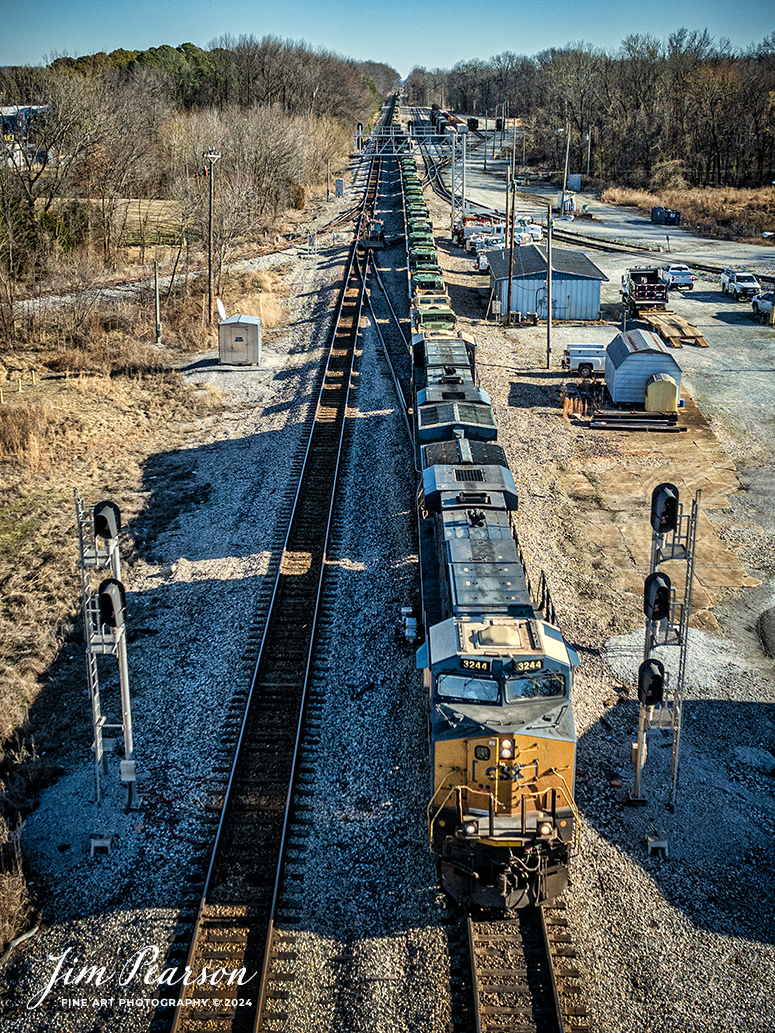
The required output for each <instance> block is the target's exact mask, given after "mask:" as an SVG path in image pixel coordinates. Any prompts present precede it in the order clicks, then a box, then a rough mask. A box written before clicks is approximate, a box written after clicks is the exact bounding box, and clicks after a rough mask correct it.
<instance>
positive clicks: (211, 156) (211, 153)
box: [203, 147, 221, 326]
mask: <svg viewBox="0 0 775 1033" xmlns="http://www.w3.org/2000/svg"><path fill="white" fill-rule="evenodd" d="M220 156H221V152H220V151H216V150H215V148H214V147H210V148H209V149H208V150H206V151H205V152H204V154H203V158H204V160H205V161H206V162H207V167H206V168H205V175H206V176H208V177H209V179H210V211H209V220H208V228H207V322H208V324H209V325H210V326H212V325H213V167H214V166H215V163H216V161H218V159H219V158H220Z"/></svg>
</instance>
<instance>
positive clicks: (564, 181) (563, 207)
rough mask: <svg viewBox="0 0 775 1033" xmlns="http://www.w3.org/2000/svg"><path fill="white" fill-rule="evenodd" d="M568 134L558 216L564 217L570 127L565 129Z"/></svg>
mask: <svg viewBox="0 0 775 1033" xmlns="http://www.w3.org/2000/svg"><path fill="white" fill-rule="evenodd" d="M565 132H566V133H567V134H568V141H567V143H566V144H565V173H564V175H563V177H562V200H561V201H560V216H563V215H565V190H566V188H567V186H568V158H569V157H570V125H568V126H566V127H565Z"/></svg>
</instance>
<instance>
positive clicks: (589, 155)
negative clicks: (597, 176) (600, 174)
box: [586, 126, 592, 188]
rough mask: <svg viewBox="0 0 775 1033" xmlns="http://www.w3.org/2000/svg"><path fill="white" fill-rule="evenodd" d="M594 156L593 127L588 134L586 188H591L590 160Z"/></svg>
mask: <svg viewBox="0 0 775 1033" xmlns="http://www.w3.org/2000/svg"><path fill="white" fill-rule="evenodd" d="M591 155H592V126H590V127H589V131H588V133H587V182H586V186H587V188H589V159H590V157H591Z"/></svg>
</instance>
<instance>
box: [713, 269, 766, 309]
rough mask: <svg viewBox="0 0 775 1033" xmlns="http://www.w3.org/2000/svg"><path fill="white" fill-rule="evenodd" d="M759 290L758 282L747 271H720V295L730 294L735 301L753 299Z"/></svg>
mask: <svg viewBox="0 0 775 1033" xmlns="http://www.w3.org/2000/svg"><path fill="white" fill-rule="evenodd" d="M761 289H762V288H761V284H760V283H759V281H758V280H757V279H756V277H755V276H754V275H753V273H749V272H748V270H747V269H722V270H721V293H722V294H731V295H732V297H733V298H734V299H735V301H742V300H743V299H750V298H754V297H755V296H756V295H757V294H759V293H761Z"/></svg>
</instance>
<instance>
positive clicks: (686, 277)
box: [659, 262, 694, 291]
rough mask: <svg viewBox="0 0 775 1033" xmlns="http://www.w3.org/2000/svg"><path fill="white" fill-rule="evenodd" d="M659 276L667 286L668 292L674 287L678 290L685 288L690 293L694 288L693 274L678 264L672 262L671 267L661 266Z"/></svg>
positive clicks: (686, 266) (687, 268)
mask: <svg viewBox="0 0 775 1033" xmlns="http://www.w3.org/2000/svg"><path fill="white" fill-rule="evenodd" d="M659 275H660V278H661V279H662V280H664V282H665V283H666V284H667V289H668V290H670V288H671V287H676V288H678V289H679V290H680V289H682V288H684V287H685V288H686V290H688V291H690V290H692V288H693V287H694V273H693V272H692V271H691V269H690V268H689V266H688V265H682V264H681V263H680V262H673V263H672V264H671V265H666V266H663V267H662V268H661V269H660V270H659Z"/></svg>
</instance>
